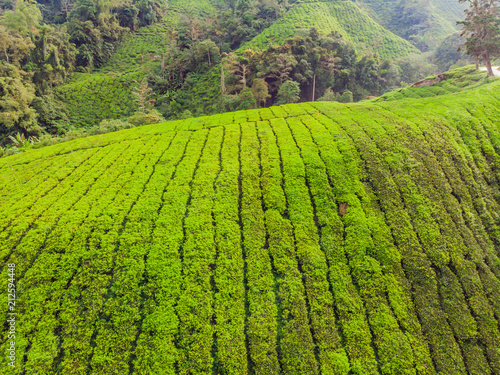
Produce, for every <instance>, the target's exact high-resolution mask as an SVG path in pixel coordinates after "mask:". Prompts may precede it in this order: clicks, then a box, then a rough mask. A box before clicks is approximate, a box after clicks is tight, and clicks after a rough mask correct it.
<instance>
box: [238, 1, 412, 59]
mask: <svg viewBox="0 0 500 375" xmlns="http://www.w3.org/2000/svg"><path fill="white" fill-rule="evenodd" d="M311 27H315V28H317V29H318V31H319V32H320V34H323V35H328V34H330V33H331V32H332V31H337V32H339V33H340V34H341V35H342V36H343V37H344V38H345V40H346V41H349V42H351V43H353V45H354V46H355V48H356V50H357V51H359V52H360V53H367V52H377V53H378V54H379V55H380V57H381V58H382V59H396V58H399V57H406V56H407V55H409V54H411V53H419V51H418V50H417V49H416V48H415V47H413V46H412V45H411V44H410V43H409V42H407V41H405V40H403V39H401V38H400V37H398V36H396V35H394V34H393V33H391V32H390V31H388V30H386V29H384V28H383V27H382V26H380V25H379V24H377V23H376V22H375V21H373V19H372V18H370V16H369V15H368V14H366V12H364V11H363V10H362V9H361V8H360V7H358V6H357V5H356V3H353V2H350V1H335V2H311V3H306V2H304V3H303V4H298V5H296V6H295V7H294V8H293V9H292V11H290V12H289V13H287V14H286V15H285V16H284V17H283V18H281V19H279V20H278V21H277V22H275V23H274V24H273V25H272V26H271V27H269V28H268V29H266V30H265V31H264V32H263V33H261V34H259V35H258V36H257V37H255V38H254V39H253V40H252V41H250V42H248V43H246V44H245V45H243V46H242V47H241V50H244V49H245V48H252V47H257V48H264V47H265V46H267V45H269V44H270V43H278V44H280V43H283V42H284V41H285V40H286V39H287V38H289V37H292V36H294V35H296V34H297V33H300V31H301V30H309V29H310V28H311ZM377 40H378V41H379V44H378V48H376V45H377Z"/></svg>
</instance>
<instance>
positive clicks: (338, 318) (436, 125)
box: [0, 81, 500, 375]
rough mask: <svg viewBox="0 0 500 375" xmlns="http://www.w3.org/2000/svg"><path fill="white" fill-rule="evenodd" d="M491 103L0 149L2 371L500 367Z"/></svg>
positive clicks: (266, 116)
mask: <svg viewBox="0 0 500 375" xmlns="http://www.w3.org/2000/svg"><path fill="white" fill-rule="evenodd" d="M499 104H500V82H498V81H496V82H494V83H491V84H489V85H485V86H482V87H479V88H477V89H475V90H472V91H468V92H464V93H456V94H454V95H443V96H440V97H439V99H435V98H425V99H405V100H401V101H393V102H377V103H373V102H372V103H359V104H349V105H344V104H339V103H328V102H319V103H312V104H311V103H306V104H301V105H298V104H295V105H286V106H281V107H272V108H266V109H261V110H251V111H243V112H235V113H226V114H222V115H218V116H212V117H205V118H198V119H190V120H184V121H177V122H170V123H165V124H160V125H153V126H144V127H139V128H135V129H130V130H125V131H120V132H117V133H112V134H107V135H101V136H94V137H88V138H84V139H78V140H74V141H71V142H67V143H62V144H58V145H54V146H50V147H45V148H42V149H38V150H31V151H28V152H26V153H23V154H18V155H14V156H10V157H7V158H3V159H0V182H1V183H0V210H1V212H2V216H1V217H0V226H1V228H2V230H1V232H0V233H1V234H0V236H1V241H0V257H1V260H2V262H1V278H2V279H3V280H8V278H9V277H10V276H9V275H11V276H12V277H11V279H12V280H13V283H12V284H13V285H11V286H13V287H15V289H16V291H15V305H13V310H11V312H12V311H14V312H15V313H17V314H18V315H17V316H16V322H15V330H16V332H15V349H16V351H15V359H14V364H15V367H14V368H12V367H9V366H8V365H7V362H6V361H7V357H6V355H2V356H0V373H2V374H4V373H5V374H6V373H9V374H23V373H25V374H54V373H55V374H65V375H66V374H82V373H88V374H127V373H130V374H266V375H267V374H279V373H283V374H320V373H321V374H363V375H365V374H438V373H439V374H466V373H468V374H500V351H499V347H500V332H499V322H500V260H499V254H500V230H499V224H500V217H499V212H500V185H499V183H500V126H499V122H498V118H499V116H500V110H499V108H500V106H499ZM11 292H12V291H11ZM6 293H7V290H6V289H5V288H4V289H2V292H1V303H2V305H3V306H8V305H7V299H8V298H10V299H12V294H9V295H7V294H6ZM9 327H10V326H9V325H8V324H4V325H3V329H2V340H1V350H2V352H3V353H6V352H7V349H9V347H10V345H11V344H10V340H9V339H7V337H8V334H9Z"/></svg>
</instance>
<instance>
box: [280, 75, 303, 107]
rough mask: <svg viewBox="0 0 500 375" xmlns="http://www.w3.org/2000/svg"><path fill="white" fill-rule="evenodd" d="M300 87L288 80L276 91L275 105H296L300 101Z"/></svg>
mask: <svg viewBox="0 0 500 375" xmlns="http://www.w3.org/2000/svg"><path fill="white" fill-rule="evenodd" d="M299 95H300V85H299V83H298V82H295V81H292V80H288V81H286V82H285V83H283V84H282V85H281V87H280V89H279V90H278V101H277V102H276V104H277V105H281V104H288V103H296V102H298V101H299V99H300V96H299Z"/></svg>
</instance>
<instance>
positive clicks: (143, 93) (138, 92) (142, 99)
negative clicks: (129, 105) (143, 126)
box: [132, 78, 154, 115]
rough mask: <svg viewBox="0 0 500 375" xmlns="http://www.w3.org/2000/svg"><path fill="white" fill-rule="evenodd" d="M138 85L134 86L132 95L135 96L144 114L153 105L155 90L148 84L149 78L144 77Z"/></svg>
mask: <svg viewBox="0 0 500 375" xmlns="http://www.w3.org/2000/svg"><path fill="white" fill-rule="evenodd" d="M135 83H137V86H136V87H133V88H132V95H134V96H135V102H136V104H137V106H138V107H139V109H140V110H141V112H142V114H143V115H145V114H146V113H147V112H149V111H150V110H151V108H152V107H153V103H154V101H153V90H152V89H151V88H150V87H149V85H148V80H147V79H146V78H143V79H142V80H141V82H137V81H135Z"/></svg>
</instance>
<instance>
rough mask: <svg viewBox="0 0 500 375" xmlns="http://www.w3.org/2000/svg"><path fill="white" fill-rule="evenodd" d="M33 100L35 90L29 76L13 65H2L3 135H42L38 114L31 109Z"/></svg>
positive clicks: (0, 120) (0, 111)
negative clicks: (18, 133) (19, 133)
mask: <svg viewBox="0 0 500 375" xmlns="http://www.w3.org/2000/svg"><path fill="white" fill-rule="evenodd" d="M33 99H35V88H34V87H33V85H32V83H31V81H30V79H29V76H28V74H27V73H26V72H23V71H22V70H20V69H18V68H17V67H16V66H14V65H12V64H7V63H4V62H2V63H0V126H1V127H3V128H4V129H2V131H1V133H3V134H9V133H10V134H13V133H17V132H21V133H22V134H24V135H28V134H30V135H39V134H40V133H41V130H42V129H41V128H40V126H38V123H37V119H36V117H37V115H36V112H35V110H34V109H33V108H31V107H30V106H31V103H32V102H33ZM1 127H0V128H1Z"/></svg>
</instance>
